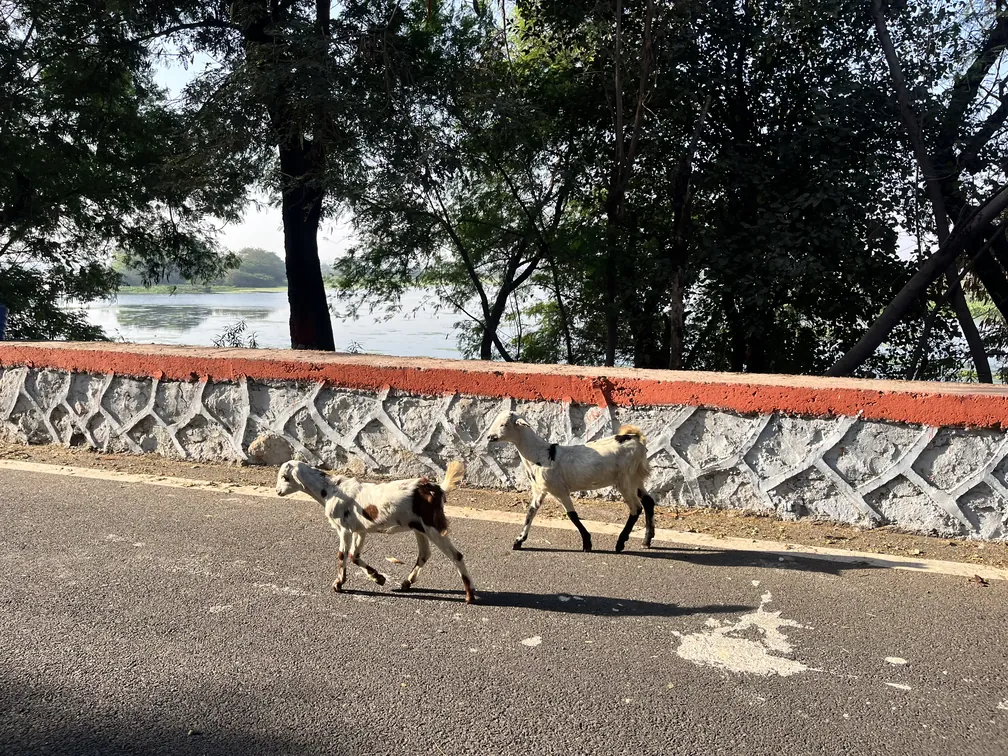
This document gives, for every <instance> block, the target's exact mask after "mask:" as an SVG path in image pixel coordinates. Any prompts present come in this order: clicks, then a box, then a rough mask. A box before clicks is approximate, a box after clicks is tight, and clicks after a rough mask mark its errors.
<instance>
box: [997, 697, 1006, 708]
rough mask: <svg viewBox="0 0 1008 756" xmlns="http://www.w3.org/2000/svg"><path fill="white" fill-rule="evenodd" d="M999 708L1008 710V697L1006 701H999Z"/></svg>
mask: <svg viewBox="0 0 1008 756" xmlns="http://www.w3.org/2000/svg"><path fill="white" fill-rule="evenodd" d="M998 708H999V709H1000V710H1001V711H1008V698H1006V699H1005V700H1004V701H1002V702H1001V703H999V704H998Z"/></svg>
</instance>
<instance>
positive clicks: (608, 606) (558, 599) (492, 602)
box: [343, 586, 754, 617]
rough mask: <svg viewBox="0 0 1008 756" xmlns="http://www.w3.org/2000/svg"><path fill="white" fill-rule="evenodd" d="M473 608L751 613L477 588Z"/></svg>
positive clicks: (456, 594)
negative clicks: (475, 606)
mask: <svg viewBox="0 0 1008 756" xmlns="http://www.w3.org/2000/svg"><path fill="white" fill-rule="evenodd" d="M343 592H344V593H347V594H351V595H353V594H357V595H367V596H376V595H377V594H375V593H374V592H371V591H357V590H347V589H346V588H344V589H343ZM387 595H388V596H389V597H390V598H393V597H394V598H396V599H409V600H414V601H448V602H451V603H463V602H464V601H465V597H464V596H463V595H462V591H461V590H447V589H444V588H424V587H423V586H414V587H413V588H412V589H410V590H408V591H392V592H391V593H389V594H387ZM476 605H477V606H494V607H504V608H507V609H534V610H536V611H540V612H542V611H546V612H557V613H559V614H580V615H588V616H592V617H684V616H689V615H691V614H725V613H729V614H730V613H737V612H747V611H752V610H753V608H754V607H752V606H742V605H721V604H718V605H715V606H678V605H676V604H666V603H663V602H658V601H642V600H640V599H629V598H611V597H609V596H586V595H582V594H577V593H523V592H521V591H494V590H480V589H479V586H477V587H476Z"/></svg>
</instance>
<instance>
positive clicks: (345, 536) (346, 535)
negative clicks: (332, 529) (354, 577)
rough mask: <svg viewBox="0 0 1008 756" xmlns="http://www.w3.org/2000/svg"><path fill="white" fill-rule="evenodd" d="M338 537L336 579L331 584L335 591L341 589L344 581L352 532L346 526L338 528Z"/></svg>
mask: <svg viewBox="0 0 1008 756" xmlns="http://www.w3.org/2000/svg"><path fill="white" fill-rule="evenodd" d="M339 539H340V546H339V552H337V554H336V560H337V567H336V579H335V580H334V581H333V584H332V587H333V590H334V591H337V592H339V591H341V590H343V584H344V583H345V582H346V559H347V555H348V554H349V553H350V546H351V543H352V540H353V533H351V532H350V531H349V530H347V529H346V528H339Z"/></svg>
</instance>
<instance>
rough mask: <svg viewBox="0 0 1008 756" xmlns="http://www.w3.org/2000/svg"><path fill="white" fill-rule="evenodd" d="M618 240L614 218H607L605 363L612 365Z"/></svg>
mask: <svg viewBox="0 0 1008 756" xmlns="http://www.w3.org/2000/svg"><path fill="white" fill-rule="evenodd" d="M618 240H619V229H618V227H617V226H616V223H615V220H614V219H613V218H612V217H611V215H610V219H609V223H608V227H607V228H606V259H605V303H604V306H605V325H606V340H605V365H606V367H612V366H613V365H615V364H616V341H617V337H618V335H619V306H618V302H617V294H618V290H619V285H618V280H617V276H616V256H617V249H616V247H617V243H618Z"/></svg>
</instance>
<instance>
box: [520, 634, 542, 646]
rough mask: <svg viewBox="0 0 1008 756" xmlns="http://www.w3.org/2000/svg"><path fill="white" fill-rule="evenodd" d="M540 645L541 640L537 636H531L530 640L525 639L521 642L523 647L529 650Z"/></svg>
mask: <svg viewBox="0 0 1008 756" xmlns="http://www.w3.org/2000/svg"><path fill="white" fill-rule="evenodd" d="M540 643H542V638H540V637H539V636H538V635H533V636H532V637H531V638H526V639H525V640H523V641H522V642H521V644H522V645H523V646H528V647H529V648H535V647H536V646H538V645H539V644H540Z"/></svg>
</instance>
